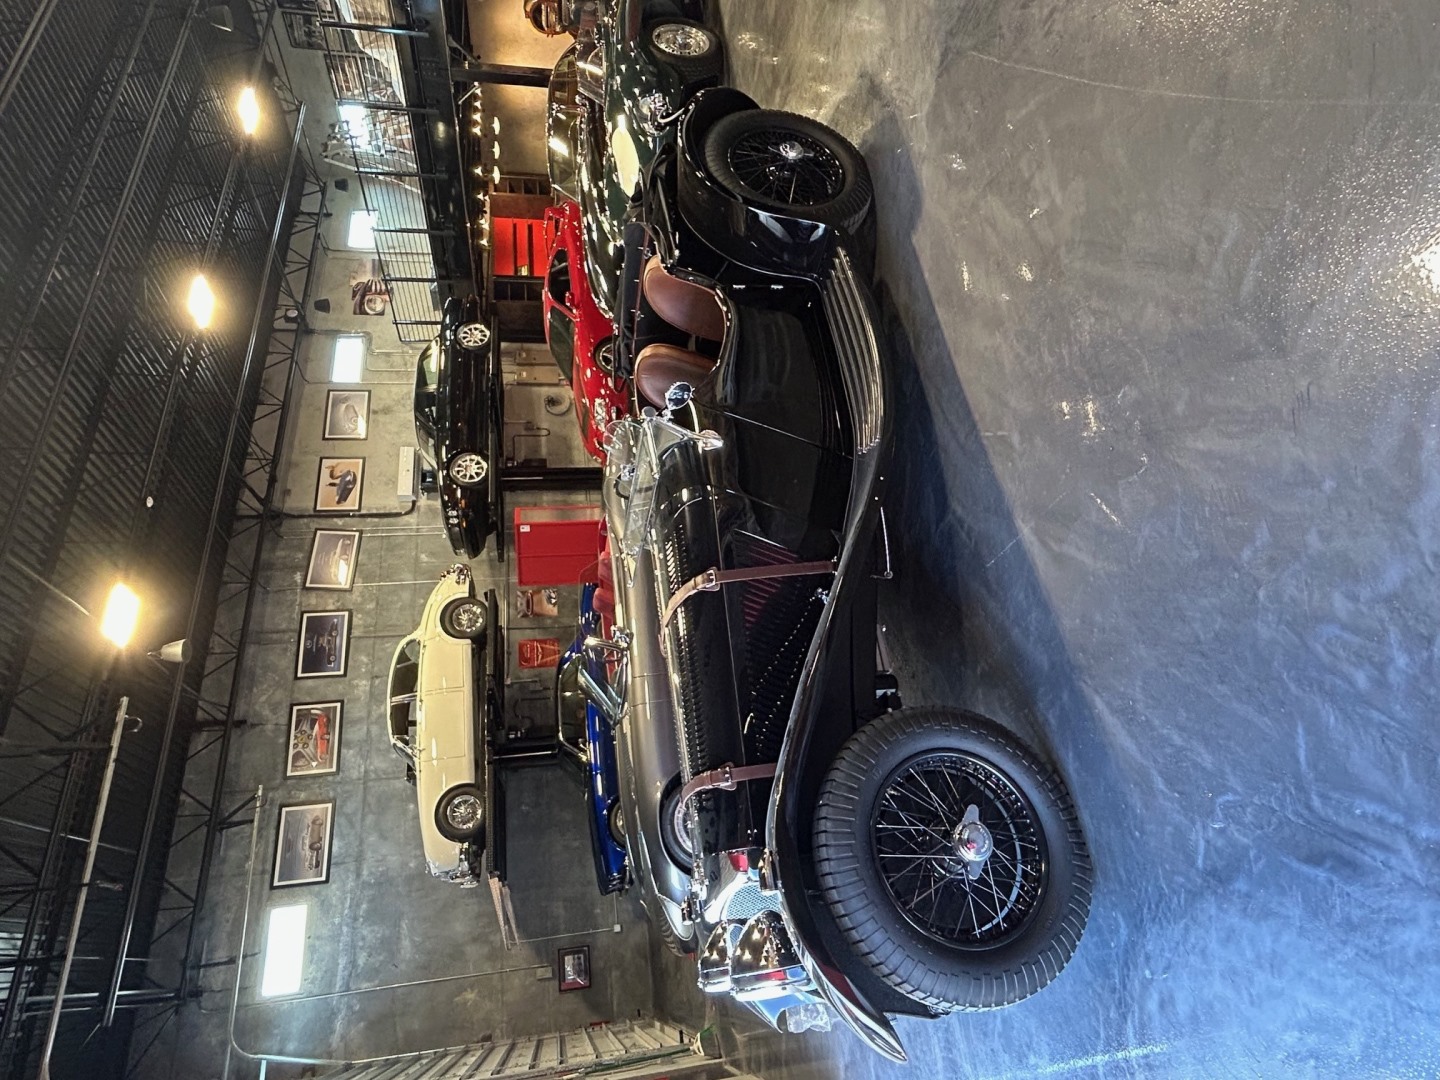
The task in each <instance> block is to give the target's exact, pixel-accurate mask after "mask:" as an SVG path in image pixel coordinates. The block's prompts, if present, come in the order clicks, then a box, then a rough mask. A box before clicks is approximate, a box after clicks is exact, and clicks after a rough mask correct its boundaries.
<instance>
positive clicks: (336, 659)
mask: <svg viewBox="0 0 1440 1080" xmlns="http://www.w3.org/2000/svg"><path fill="white" fill-rule="evenodd" d="M298 644H299V647H298V648H297V649H296V656H295V677H296V678H297V679H322V678H326V677H328V676H332V675H344V674H345V662H346V659H347V657H346V653H347V652H348V651H349V646H350V612H348V611H307V612H304V613H303V614H302V615H301V616H300V640H299V643H298Z"/></svg>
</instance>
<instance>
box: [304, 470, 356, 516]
mask: <svg viewBox="0 0 1440 1080" xmlns="http://www.w3.org/2000/svg"><path fill="white" fill-rule="evenodd" d="M364 484H365V459H364V458H363V457H350V458H341V457H322V458H321V459H320V475H319V476H318V477H317V478H316V480H315V512H316V513H318V514H348V513H352V512H353V511H356V510H359V509H360V498H361V489H362V488H363V487H364Z"/></svg>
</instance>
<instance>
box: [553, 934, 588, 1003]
mask: <svg viewBox="0 0 1440 1080" xmlns="http://www.w3.org/2000/svg"><path fill="white" fill-rule="evenodd" d="M555 966H556V967H557V968H559V970H560V993H562V994H564V993H566V992H567V991H570V990H589V989H590V946H589V945H575V946H572V947H571V948H568V949H561V950H559V957H558V963H557V964H556V965H555Z"/></svg>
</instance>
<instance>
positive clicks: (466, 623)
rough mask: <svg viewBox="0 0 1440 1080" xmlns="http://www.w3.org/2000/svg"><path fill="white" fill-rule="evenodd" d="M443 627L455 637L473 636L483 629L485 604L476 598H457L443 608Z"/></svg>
mask: <svg viewBox="0 0 1440 1080" xmlns="http://www.w3.org/2000/svg"><path fill="white" fill-rule="evenodd" d="M445 629H446V630H448V631H449V632H450V633H451V634H452V635H453V636H455V637H465V638H473V637H476V636H478V635H479V633H480V631H481V630H483V629H485V605H484V604H482V603H480V601H478V600H457V601H455V602H454V603H452V604H451V605H450V606H449V607H448V608H446V609H445Z"/></svg>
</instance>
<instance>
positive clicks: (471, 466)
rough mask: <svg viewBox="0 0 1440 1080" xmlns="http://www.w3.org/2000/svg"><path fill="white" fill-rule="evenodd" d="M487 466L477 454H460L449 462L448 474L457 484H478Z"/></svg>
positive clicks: (483, 477) (483, 476) (482, 478)
mask: <svg viewBox="0 0 1440 1080" xmlns="http://www.w3.org/2000/svg"><path fill="white" fill-rule="evenodd" d="M488 468H489V467H488V466H487V465H486V464H485V459H484V458H482V457H481V456H480V455H479V454H461V455H460V456H459V457H457V458H456V459H455V460H454V461H452V462H451V463H450V476H451V477H452V478H453V479H454V480H455V482H456V483H457V484H478V483H479V482H480V481H481V480H484V479H485V473H486V472H487V471H488Z"/></svg>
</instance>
